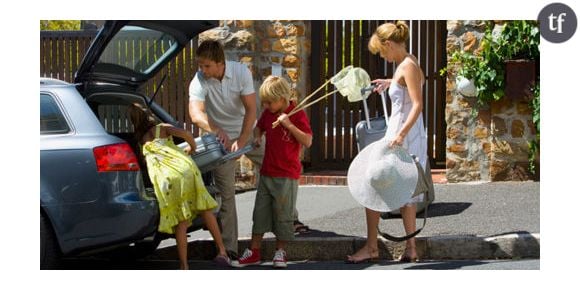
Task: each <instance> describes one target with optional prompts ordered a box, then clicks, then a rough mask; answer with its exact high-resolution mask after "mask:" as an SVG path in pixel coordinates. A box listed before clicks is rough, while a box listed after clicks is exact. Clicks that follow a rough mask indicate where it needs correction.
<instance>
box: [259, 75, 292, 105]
mask: <svg viewBox="0 0 580 290" xmlns="http://www.w3.org/2000/svg"><path fill="white" fill-rule="evenodd" d="M291 95H292V90H291V89H290V84H288V81H286V79H284V78H283V77H278V76H269V77H267V78H266V79H265V80H264V82H263V83H262V85H261V86H260V101H262V102H276V101H278V100H280V99H284V100H286V102H288V101H289V100H290V97H291Z"/></svg>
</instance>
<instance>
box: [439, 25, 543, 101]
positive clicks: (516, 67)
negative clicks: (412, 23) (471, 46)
mask: <svg viewBox="0 0 580 290" xmlns="http://www.w3.org/2000/svg"><path fill="white" fill-rule="evenodd" d="M492 27H493V23H492V24H491V25H488V28H487V30H486V32H485V36H484V37H483V39H482V42H481V47H480V49H479V50H478V53H477V54H472V53H470V52H465V51H457V52H455V53H453V55H452V56H451V58H450V60H449V63H448V66H447V68H446V69H444V70H443V71H442V74H444V73H445V72H446V71H447V70H454V71H456V75H457V84H458V89H459V91H460V93H462V94H464V95H466V96H474V97H477V106H479V107H481V106H485V105H488V104H489V103H491V102H492V101H497V100H500V99H501V98H502V97H503V96H504V95H506V91H507V92H508V95H519V94H520V92H521V91H522V90H524V89H525V90H527V91H529V93H528V94H527V95H528V96H530V95H531V91H530V89H531V87H532V86H533V84H531V86H530V84H528V83H525V82H524V83H523V84H522V83H521V82H522V81H521V80H522V75H523V76H528V75H530V73H531V77H532V78H533V79H534V80H535V79H536V77H537V76H536V75H537V70H536V69H535V68H536V64H537V63H539V58H540V52H539V49H538V46H539V44H540V33H539V29H538V24H537V22H536V21H526V20H518V21H507V22H506V23H505V24H504V27H503V30H502V32H501V33H500V34H499V35H498V36H497V37H494V35H493V33H492ZM518 74H521V75H518ZM506 78H510V81H509V82H506ZM466 80H467V81H466ZM471 83H472V84H473V86H475V94H474V95H473V94H472V92H473V90H472V87H471ZM506 83H507V84H508V87H507V88H506ZM475 109H477V108H475ZM475 112H476V111H475Z"/></svg>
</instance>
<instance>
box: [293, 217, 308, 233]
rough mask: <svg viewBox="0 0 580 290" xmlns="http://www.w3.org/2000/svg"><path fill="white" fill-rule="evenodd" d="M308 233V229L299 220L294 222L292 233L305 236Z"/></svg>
mask: <svg viewBox="0 0 580 290" xmlns="http://www.w3.org/2000/svg"><path fill="white" fill-rule="evenodd" d="M309 232H310V228H309V227H308V226H306V225H304V224H303V223H302V222H300V221H299V220H295V221H294V233H298V234H306V233H309Z"/></svg>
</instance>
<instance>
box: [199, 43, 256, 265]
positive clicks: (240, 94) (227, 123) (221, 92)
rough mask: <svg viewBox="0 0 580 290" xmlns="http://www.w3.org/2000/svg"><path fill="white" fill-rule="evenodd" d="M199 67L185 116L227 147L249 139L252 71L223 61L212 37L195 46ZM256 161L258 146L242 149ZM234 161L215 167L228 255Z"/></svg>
mask: <svg viewBox="0 0 580 290" xmlns="http://www.w3.org/2000/svg"><path fill="white" fill-rule="evenodd" d="M195 54H196V58H197V63H198V65H199V71H198V72H197V73H196V74H195V77H194V78H193V80H192V81H191V83H190V85H189V116H190V117H191V120H192V122H193V123H195V124H196V125H197V126H198V127H199V128H201V129H203V130H205V131H207V132H213V133H215V134H217V136H218V138H219V139H220V141H221V142H222V143H223V144H224V145H225V146H226V148H228V149H229V150H230V151H236V150H238V149H241V148H242V147H244V146H245V145H246V144H248V142H251V141H252V139H253V136H252V134H253V128H254V125H255V123H256V116H257V103H256V92H255V90H254V83H253V80H252V73H251V72H250V70H249V69H248V67H247V66H246V65H244V64H241V63H239V62H234V61H226V60H225V54H224V49H223V46H222V45H221V44H220V43H219V42H218V41H214V40H207V41H204V42H202V43H201V44H200V45H199V47H198V48H197V50H196V52H195ZM246 156H247V157H248V158H250V160H252V161H253V162H254V164H255V165H256V166H257V167H258V169H259V167H261V165H262V158H263V156H264V150H263V148H258V149H256V150H254V151H252V152H250V153H248V154H246ZM235 165H236V162H235V161H234V160H231V161H229V162H227V163H225V164H224V165H222V166H220V167H218V168H217V169H216V170H214V179H215V182H216V186H217V188H218V191H219V192H220V194H221V198H222V206H221V209H220V222H221V225H222V237H223V240H224V244H225V246H226V249H227V250H228V252H229V253H230V255H232V256H235V255H237V252H238V218H237V211H236V203H235V201H236V199H235V186H234V183H235Z"/></svg>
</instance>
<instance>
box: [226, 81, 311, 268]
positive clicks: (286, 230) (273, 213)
mask: <svg viewBox="0 0 580 290" xmlns="http://www.w3.org/2000/svg"><path fill="white" fill-rule="evenodd" d="M290 95H291V91H290V85H289V84H288V82H287V81H286V80H285V79H283V78H281V77H276V76H269V77H268V78H266V80H265V81H264V83H263V84H262V86H261V87H260V101H261V102H262V107H263V108H264V111H263V112H262V115H261V116H260V119H259V120H258V124H257V125H256V128H255V129H254V143H255V144H257V145H260V140H261V138H262V134H264V133H265V134H266V148H265V155H264V161H263V164H262V169H261V170H260V181H259V184H258V191H257V193H256V200H255V203H254V213H253V226H252V241H251V243H250V249H246V250H245V251H244V253H243V254H242V256H241V257H240V258H239V260H238V261H237V262H234V263H233V265H234V266H239V267H243V266H247V265H257V264H260V263H261V257H260V246H261V244H262V238H263V236H264V233H266V232H273V233H274V235H276V252H275V253H274V258H273V260H272V262H273V265H274V268H285V267H286V251H284V248H285V247H286V244H287V242H288V241H290V240H293V239H294V225H293V221H294V214H293V212H294V208H295V206H296V193H297V191H298V179H300V172H301V170H302V165H301V164H300V149H301V146H302V145H304V146H305V147H307V148H308V147H310V145H312V129H310V124H309V121H308V117H307V116H306V113H305V112H304V111H303V110H300V111H298V112H297V113H295V114H293V115H292V116H290V117H288V115H287V114H288V113H289V112H290V111H292V109H293V108H294V107H295V106H296V104H294V103H292V102H290ZM277 120H278V121H280V125H279V126H277V127H276V128H272V123H274V122H275V121H277Z"/></svg>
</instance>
